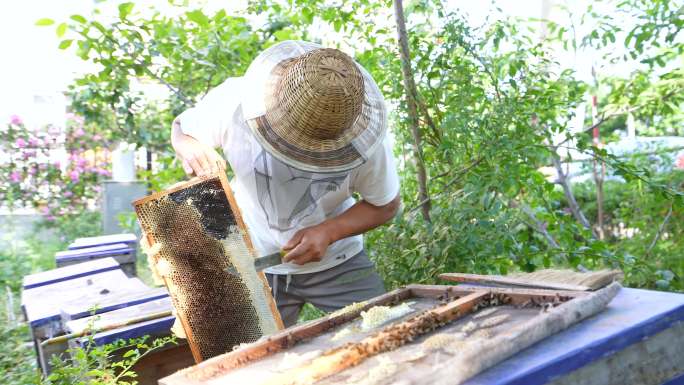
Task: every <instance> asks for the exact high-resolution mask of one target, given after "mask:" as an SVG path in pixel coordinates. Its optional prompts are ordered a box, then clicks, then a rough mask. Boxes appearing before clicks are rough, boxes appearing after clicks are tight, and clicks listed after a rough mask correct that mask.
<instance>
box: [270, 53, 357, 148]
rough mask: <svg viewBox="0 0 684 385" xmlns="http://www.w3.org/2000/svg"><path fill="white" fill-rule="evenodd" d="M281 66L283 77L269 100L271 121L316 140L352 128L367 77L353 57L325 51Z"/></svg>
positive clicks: (329, 137) (337, 135)
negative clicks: (364, 76) (364, 78)
mask: <svg viewBox="0 0 684 385" xmlns="http://www.w3.org/2000/svg"><path fill="white" fill-rule="evenodd" d="M281 65H283V66H284V68H283V70H284V71H283V73H282V76H281V77H280V78H279V80H278V82H277V83H276V84H274V86H275V87H273V89H271V92H270V93H269V95H267V97H266V116H267V118H268V119H269V120H270V121H272V122H273V121H278V122H279V124H278V126H279V127H280V130H283V131H289V130H297V131H300V132H301V133H303V134H304V135H305V137H308V138H311V139H312V140H329V139H337V138H339V137H341V136H342V135H343V134H344V133H345V132H346V131H348V130H349V129H350V128H351V126H352V125H353V124H354V122H355V121H356V119H357V118H358V116H359V114H360V113H361V109H362V104H363V100H364V84H363V75H362V74H361V71H359V69H358V68H357V67H356V64H355V63H354V61H353V60H352V58H350V57H349V56H347V55H346V54H345V53H343V52H342V51H340V50H337V49H332V48H323V49H317V50H313V51H310V52H307V53H306V54H304V55H301V56H298V57H295V58H292V59H290V60H287V61H286V62H284V63H281ZM282 134H284V135H285V136H287V133H286V132H282Z"/></svg>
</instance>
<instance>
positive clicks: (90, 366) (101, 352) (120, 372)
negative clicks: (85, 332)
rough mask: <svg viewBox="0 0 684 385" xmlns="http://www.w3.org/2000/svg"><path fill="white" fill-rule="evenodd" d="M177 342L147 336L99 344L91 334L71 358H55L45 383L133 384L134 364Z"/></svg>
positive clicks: (73, 352) (134, 382) (56, 384)
mask: <svg viewBox="0 0 684 385" xmlns="http://www.w3.org/2000/svg"><path fill="white" fill-rule="evenodd" d="M175 343H176V340H175V337H163V338H157V339H154V340H153V341H150V337H149V336H145V337H142V338H136V339H130V340H128V341H125V340H117V341H115V342H114V343H111V344H106V345H102V346H96V345H95V344H94V343H93V340H92V336H91V337H90V338H89V341H88V343H86V347H85V348H81V347H78V348H72V349H69V351H68V353H69V356H70V357H71V359H70V360H61V359H60V358H59V357H57V356H54V357H53V360H52V361H51V364H52V365H53V366H54V370H53V371H52V373H51V374H50V375H49V376H48V378H47V380H46V381H45V385H86V384H87V385H129V384H130V385H134V384H137V381H136V377H137V374H136V373H135V372H134V371H133V370H132V368H133V366H135V364H136V363H138V362H140V360H141V359H143V358H144V357H145V356H147V355H148V354H150V353H152V352H154V351H155V350H158V349H160V348H162V347H164V346H166V345H168V344H175Z"/></svg>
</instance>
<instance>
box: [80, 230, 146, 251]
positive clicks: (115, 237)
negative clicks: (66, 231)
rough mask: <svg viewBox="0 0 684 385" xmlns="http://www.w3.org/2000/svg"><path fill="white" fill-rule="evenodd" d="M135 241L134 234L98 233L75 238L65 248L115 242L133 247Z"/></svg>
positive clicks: (81, 247) (103, 244)
mask: <svg viewBox="0 0 684 385" xmlns="http://www.w3.org/2000/svg"><path fill="white" fill-rule="evenodd" d="M137 242H138V239H137V237H136V236H135V234H130V233H126V234H110V235H100V236H97V237H84V238H76V239H75V240H74V241H73V242H72V243H70V244H69V246H67V249H69V250H77V249H83V248H86V247H96V246H106V245H113V244H116V243H124V244H126V245H127V246H128V247H130V248H132V249H135V246H136V243H137Z"/></svg>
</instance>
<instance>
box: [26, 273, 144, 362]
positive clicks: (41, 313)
mask: <svg viewBox="0 0 684 385" xmlns="http://www.w3.org/2000/svg"><path fill="white" fill-rule="evenodd" d="M146 289H148V288H147V286H145V285H144V284H143V283H142V282H141V281H140V280H138V279H137V278H132V279H129V278H128V277H126V275H125V274H124V273H123V272H122V271H121V270H120V269H116V270H110V271H105V272H101V273H97V274H92V275H87V276H82V277H78V278H74V279H70V280H66V281H59V282H54V283H52V284H49V285H43V286H38V287H34V288H31V289H27V290H24V291H23V292H22V295H21V300H22V309H23V311H24V314H25V316H26V320H27V321H28V324H29V327H30V329H31V335H32V337H33V341H34V345H35V348H36V354H37V359H38V363H39V366H40V367H41V369H42V370H43V373H44V374H49V372H50V365H49V361H50V358H51V357H52V356H53V355H62V354H63V353H64V352H65V351H66V349H67V344H66V342H63V343H57V344H51V345H49V346H42V345H41V343H42V342H43V341H45V340H47V339H50V338H53V337H57V336H59V335H62V334H63V333H64V323H63V322H62V318H61V313H62V308H63V307H65V306H69V305H70V304H73V303H78V302H79V301H81V300H82V299H83V298H91V299H101V300H106V299H107V298H111V297H115V296H117V295H121V294H125V293H130V292H132V291H143V290H146Z"/></svg>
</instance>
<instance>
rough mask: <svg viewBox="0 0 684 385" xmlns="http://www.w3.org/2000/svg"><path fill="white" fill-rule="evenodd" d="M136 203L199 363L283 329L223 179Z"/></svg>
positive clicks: (214, 178)
mask: <svg viewBox="0 0 684 385" xmlns="http://www.w3.org/2000/svg"><path fill="white" fill-rule="evenodd" d="M133 205H134V207H135V211H136V214H137V216H138V220H139V222H140V225H141V228H142V229H143V231H144V232H145V233H146V236H147V237H148V241H149V243H150V245H151V249H152V250H155V255H154V257H153V258H152V263H153V264H154V266H155V267H156V270H157V272H158V273H159V274H160V275H161V276H162V277H163V280H164V282H165V284H166V287H167V288H168V290H169V294H170V295H171V298H172V301H173V305H174V307H175V308H176V311H177V315H178V318H179V320H180V321H181V325H182V327H183V330H184V331H185V333H186V335H187V339H188V343H189V345H190V348H191V350H192V352H193V355H194V357H195V360H196V361H197V362H200V361H202V360H205V359H207V358H210V357H214V356H216V355H219V354H222V353H225V352H227V351H231V350H232V349H233V346H235V345H239V344H241V343H246V342H252V341H255V340H257V339H258V338H260V337H261V336H263V335H268V334H272V333H274V332H276V331H278V330H279V329H282V321H281V320H280V316H279V314H278V311H277V308H276V306H275V302H274V301H273V297H272V296H271V292H270V288H269V286H268V283H267V281H266V279H265V277H264V275H263V273H257V272H256V270H255V269H254V258H255V257H256V254H255V252H254V249H253V247H252V243H251V240H250V238H249V234H248V232H247V228H246V226H245V224H244V222H243V220H242V217H241V214H240V210H239V208H238V207H237V204H236V203H235V199H234V197H233V195H232V191H231V190H230V187H229V185H228V181H227V180H226V177H225V175H213V176H208V177H203V178H196V179H194V180H192V181H189V182H187V183H183V184H180V185H177V186H175V187H173V188H171V189H169V190H166V191H162V192H159V193H156V194H153V195H151V196H148V197H145V198H143V199H140V200H138V201H135V202H134V203H133ZM235 271H237V272H238V274H235V273H234V272H235ZM231 272H233V273H231Z"/></svg>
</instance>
